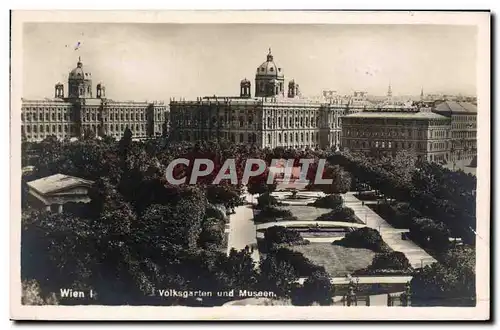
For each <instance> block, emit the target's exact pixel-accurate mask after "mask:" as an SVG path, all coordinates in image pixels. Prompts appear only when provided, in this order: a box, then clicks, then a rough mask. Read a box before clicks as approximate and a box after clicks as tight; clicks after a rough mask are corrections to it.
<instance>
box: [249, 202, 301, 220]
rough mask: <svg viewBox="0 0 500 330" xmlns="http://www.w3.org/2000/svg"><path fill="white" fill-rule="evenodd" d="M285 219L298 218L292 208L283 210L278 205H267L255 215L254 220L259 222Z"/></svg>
mask: <svg viewBox="0 0 500 330" xmlns="http://www.w3.org/2000/svg"><path fill="white" fill-rule="evenodd" d="M277 219H283V220H296V218H295V217H294V216H293V215H292V212H291V211H290V210H283V209H279V208H277V207H273V206H271V207H265V208H263V209H262V210H260V212H259V213H258V214H257V215H256V216H255V218H254V221H255V222H258V223H265V222H271V221H277Z"/></svg>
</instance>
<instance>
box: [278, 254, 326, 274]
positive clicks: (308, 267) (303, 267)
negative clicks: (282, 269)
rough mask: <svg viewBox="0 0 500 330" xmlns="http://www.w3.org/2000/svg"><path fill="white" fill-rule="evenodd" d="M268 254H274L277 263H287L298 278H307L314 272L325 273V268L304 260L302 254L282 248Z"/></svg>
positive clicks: (306, 259)
mask: <svg viewBox="0 0 500 330" xmlns="http://www.w3.org/2000/svg"><path fill="white" fill-rule="evenodd" d="M270 253H273V254H274V256H273V257H274V258H276V261H277V262H278V263H279V262H287V263H289V264H290V265H291V266H292V267H293V269H294V270H295V273H296V274H297V276H299V277H307V276H311V275H312V274H313V273H314V272H316V271H321V272H325V273H326V270H325V267H323V266H318V265H315V264H313V263H312V261H311V260H309V259H308V258H306V257H305V256H304V255H303V254H302V253H300V252H296V251H293V250H290V249H287V248H284V247H280V248H278V249H277V250H273V251H271V252H270Z"/></svg>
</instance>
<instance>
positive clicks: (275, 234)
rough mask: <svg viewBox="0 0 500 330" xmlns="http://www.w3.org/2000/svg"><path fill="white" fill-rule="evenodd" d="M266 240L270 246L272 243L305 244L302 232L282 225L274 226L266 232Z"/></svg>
mask: <svg viewBox="0 0 500 330" xmlns="http://www.w3.org/2000/svg"><path fill="white" fill-rule="evenodd" d="M264 240H265V241H266V244H267V245H268V246H270V245H272V244H303V243H304V239H303V238H302V236H300V233H299V232H298V231H296V230H293V229H288V228H285V227H282V226H272V227H269V228H267V229H266V231H265V232H264Z"/></svg>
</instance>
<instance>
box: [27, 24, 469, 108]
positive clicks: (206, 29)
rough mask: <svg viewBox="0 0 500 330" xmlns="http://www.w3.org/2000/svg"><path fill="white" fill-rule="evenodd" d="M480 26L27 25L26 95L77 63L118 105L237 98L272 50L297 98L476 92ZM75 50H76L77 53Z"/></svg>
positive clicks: (48, 86)
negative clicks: (335, 94) (336, 94)
mask: <svg viewBox="0 0 500 330" xmlns="http://www.w3.org/2000/svg"><path fill="white" fill-rule="evenodd" d="M476 42H477V40H476V29H475V28H474V27H470V26H469V27H467V26H444V25H432V26H431V25H391V26H390V25H369V26H367V25H283V24H281V25H279V24H275V25H269V24H258V25H255V24H254V25H249V24H231V25H229V24H220V25H215V24H210V25H208V24H198V25H196V24H137V23H127V24H115V23H113V24H111V23H110V24H102V23H89V24H83V23H26V24H25V25H24V33H23V97H25V98H43V97H52V96H53V94H54V84H55V83H56V82H62V83H63V84H65V93H66V94H67V79H68V73H69V72H70V71H71V70H72V69H73V68H75V67H76V64H77V61H78V57H79V56H80V57H81V60H82V62H83V66H84V69H85V70H88V71H90V72H92V78H93V88H94V94H95V86H96V85H97V83H98V82H102V83H104V85H105V86H106V96H107V97H109V98H112V99H117V100H132V99H137V100H153V99H158V100H168V99H169V98H171V97H175V98H179V97H184V98H186V99H188V98H189V99H192V98H196V97H198V96H206V95H214V94H217V95H225V96H230V95H239V83H240V80H241V79H243V78H247V79H249V80H250V81H251V82H252V95H253V94H254V88H255V86H254V85H255V83H254V77H255V73H256V68H257V67H258V66H259V65H260V64H261V63H262V62H264V61H265V60H266V55H267V53H268V48H269V47H270V48H271V49H272V54H273V56H274V61H275V62H276V64H277V65H278V66H279V67H281V68H282V69H283V72H284V75H285V84H287V82H288V81H290V80H291V79H294V80H295V81H296V82H297V83H298V84H299V85H300V89H301V92H302V94H303V95H305V96H316V95H320V94H321V92H322V90H336V91H338V92H339V93H340V94H351V93H352V92H353V91H354V90H362V91H367V92H368V93H369V94H371V95H386V93H387V89H388V86H389V84H390V85H391V88H392V93H393V95H394V96H396V97H397V96H398V95H415V96H417V95H419V94H420V91H421V88H422V87H423V89H424V93H425V94H434V93H446V94H459V93H461V94H468V95H474V94H475V93H476V56H477V54H476ZM75 48H77V50H75Z"/></svg>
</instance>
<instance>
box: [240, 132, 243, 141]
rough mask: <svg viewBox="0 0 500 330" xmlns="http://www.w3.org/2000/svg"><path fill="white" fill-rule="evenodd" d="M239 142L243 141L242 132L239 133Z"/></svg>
mask: <svg viewBox="0 0 500 330" xmlns="http://www.w3.org/2000/svg"><path fill="white" fill-rule="evenodd" d="M240 142H243V133H240Z"/></svg>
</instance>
